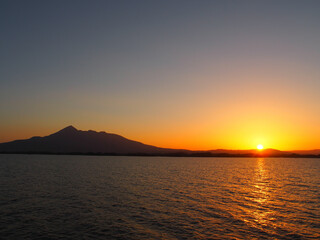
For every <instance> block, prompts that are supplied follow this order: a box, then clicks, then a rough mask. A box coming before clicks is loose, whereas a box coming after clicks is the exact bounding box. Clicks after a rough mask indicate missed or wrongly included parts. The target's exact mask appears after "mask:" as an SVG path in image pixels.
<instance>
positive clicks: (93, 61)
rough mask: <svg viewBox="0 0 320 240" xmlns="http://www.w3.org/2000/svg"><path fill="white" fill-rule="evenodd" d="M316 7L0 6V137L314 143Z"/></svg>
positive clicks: (318, 81) (318, 53) (317, 141)
mask: <svg viewBox="0 0 320 240" xmlns="http://www.w3.org/2000/svg"><path fill="white" fill-rule="evenodd" d="M319 23H320V1H317V0H315V1H307V0H303V1H302V0H301V1H294V0H288V1H284V0H277V1H270V0H266V1H256V0H252V1H233V0H232V1H228V0H222V1H213V0H210V1H204V0H199V1H196V0H194V1H186V0H183V1H182V0H181V1H176V0H169V1H164V0H161V1H153V0H146V1H138V0H137V1H131V0H128V1H122V0H115V1H102V0H101V1H99V0H95V1H93V0H88V1H79V0H77V1H70V0H69V1H64V0H57V1H44V0H39V1H32V0H28V1H24V0H22V1H15V0H10V1H1V7H0V30H1V37H0V48H1V49H0V50H1V51H0V52H1V53H0V74H1V75H0V76H1V78H0V113H1V120H0V142H5V141H9V140H14V139H21V138H29V137H31V136H33V135H38V136H44V135H48V134H50V133H53V132H55V131H57V130H59V129H61V128H63V127H65V126H67V125H71V124H72V125H74V126H75V127H77V128H78V129H82V130H88V129H93V130H97V131H106V132H112V133H118V134H120V135H123V136H125V137H128V138H130V139H134V140H138V141H142V142H144V143H148V144H152V145H157V146H161V147H174V148H189V149H216V148H233V149H247V148H255V146H256V145H257V144H259V143H261V144H263V145H264V146H265V147H271V148H277V149H281V150H290V149H313V148H320V67H319V66H320V65H319V64H320V28H319V26H320V25H319Z"/></svg>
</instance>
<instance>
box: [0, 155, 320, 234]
mask: <svg viewBox="0 0 320 240" xmlns="http://www.w3.org/2000/svg"><path fill="white" fill-rule="evenodd" d="M0 190H1V195H0V216H1V218H0V226H1V227H0V238H3V239H320V159H316V158H310V159H302V158H290V159H289V158H182V157H181V158H172V157H113V156H54V155H4V154H3V155H0Z"/></svg>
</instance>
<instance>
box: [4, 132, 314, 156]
mask: <svg viewBox="0 0 320 240" xmlns="http://www.w3.org/2000/svg"><path fill="white" fill-rule="evenodd" d="M0 153H32V154H40V153H41V154H92V155H141V156H145V155H147V156H177V157H180V156H181V157H182V156H187V157H320V150H310V151H290V152H289V151H279V150H276V149H264V150H263V151H259V150H256V149H249V150H226V149H216V150H209V151H191V150H185V149H170V148H160V147H156V146H152V145H147V144H143V143H141V142H137V141H133V140H130V139H127V138H125V137H122V136H120V135H117V134H113V133H106V132H96V131H92V130H89V131H81V130H78V129H76V128H75V127H73V126H68V127H66V128H64V129H62V130H60V131H58V132H56V133H53V134H51V135H48V136H45V137H38V136H37V137H32V138H29V139H25V140H15V141H12V142H7V143H0Z"/></svg>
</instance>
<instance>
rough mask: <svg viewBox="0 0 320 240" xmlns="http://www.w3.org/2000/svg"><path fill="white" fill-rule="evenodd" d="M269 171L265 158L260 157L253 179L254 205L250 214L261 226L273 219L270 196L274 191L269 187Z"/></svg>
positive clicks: (250, 209)
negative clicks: (266, 167)
mask: <svg viewBox="0 0 320 240" xmlns="http://www.w3.org/2000/svg"><path fill="white" fill-rule="evenodd" d="M269 179H270V178H269V176H268V171H267V170H266V169H265V159H264V158H258V159H257V164H256V168H255V174H254V176H253V179H252V189H253V190H252V198H251V200H252V201H253V204H252V206H251V207H250V208H249V215H251V217H252V219H253V221H254V222H255V223H256V224H257V225H260V226H265V225H267V224H268V223H269V222H270V221H272V220H273V218H272V215H273V211H271V210H270V197H271V195H272V192H271V190H270V188H269V184H270V182H269Z"/></svg>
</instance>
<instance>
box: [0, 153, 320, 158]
mask: <svg viewBox="0 0 320 240" xmlns="http://www.w3.org/2000/svg"><path fill="white" fill-rule="evenodd" d="M0 154H2V155H5V154H20V155H23V154H24V155H65V156H68V155H72V156H127V157H201V158H320V155H299V154H288V155H285V154H284V155H252V154H228V153H221V154H212V153H207V152H203V153H201V152H200V153H191V154H184V153H171V154H144V153H143V154H142V153H136V154H117V153H78V152H72V153H53V152H0Z"/></svg>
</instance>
